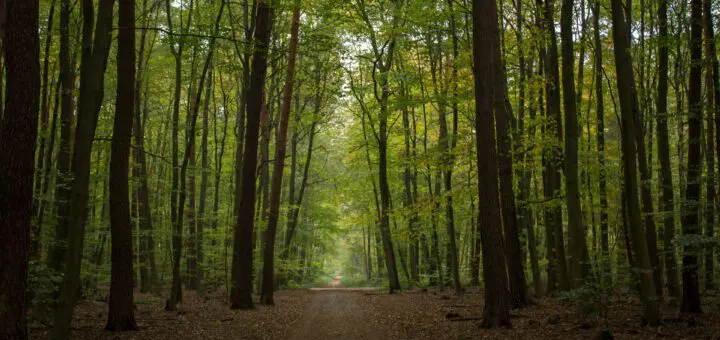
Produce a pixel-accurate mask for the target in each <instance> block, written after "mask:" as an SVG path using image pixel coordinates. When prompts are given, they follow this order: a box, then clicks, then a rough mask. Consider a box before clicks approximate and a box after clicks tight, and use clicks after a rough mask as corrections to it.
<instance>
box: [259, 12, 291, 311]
mask: <svg viewBox="0 0 720 340" xmlns="http://www.w3.org/2000/svg"><path fill="white" fill-rule="evenodd" d="M299 30H300V1H299V0H295V4H294V7H293V14H292V27H291V28H290V51H289V55H288V65H287V75H286V78H285V87H284V89H283V98H282V106H281V107H280V114H279V115H278V119H279V120H280V127H279V131H278V133H277V140H276V141H275V145H276V149H275V162H274V165H273V174H272V184H271V189H270V216H269V219H268V226H267V233H266V234H265V249H264V254H263V257H264V260H263V280H262V292H261V293H260V303H262V304H267V305H272V304H274V301H273V292H274V291H275V272H274V271H275V268H274V267H275V235H276V234H277V225H278V221H279V219H280V191H281V190H282V179H283V171H284V169H285V148H286V145H287V129H288V121H289V120H290V105H291V104H292V91H293V84H294V77H295V61H296V57H297V50H298V40H299V38H298V32H299Z"/></svg>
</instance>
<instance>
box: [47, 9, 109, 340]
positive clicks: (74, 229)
mask: <svg viewBox="0 0 720 340" xmlns="http://www.w3.org/2000/svg"><path fill="white" fill-rule="evenodd" d="M114 5H115V1H114V0H100V1H99V2H98V9H97V22H94V19H95V14H96V13H95V9H94V2H93V1H92V0H83V1H82V11H83V22H82V62H81V65H80V93H79V95H78V104H77V126H76V127H75V143H74V144H73V150H72V152H73V154H72V163H71V164H72V165H71V172H72V178H71V180H70V183H69V184H68V185H70V190H69V192H68V195H69V196H67V197H63V198H62V199H64V200H67V202H69V205H70V206H69V208H68V209H69V210H68V212H69V213H68V215H67V216H68V218H67V219H66V220H64V221H62V220H61V222H60V223H66V224H67V225H66V226H64V227H63V228H64V229H67V231H68V247H67V252H66V257H65V258H66V261H67V263H66V264H65V275H64V276H63V281H62V284H61V285H60V299H59V301H58V305H57V307H56V308H55V317H54V320H55V322H54V323H53V330H52V332H51V334H52V337H53V338H55V339H66V338H68V337H69V335H70V323H71V321H72V314H73V310H74V308H75V298H76V296H77V291H78V288H79V287H80V269H81V266H82V254H83V247H84V243H85V226H86V222H87V216H88V214H87V209H88V200H89V191H88V190H89V186H90V161H91V159H90V158H91V152H92V146H93V141H94V139H95V131H96V128H97V123H98V115H99V113H100V107H101V106H102V100H103V97H104V94H105V87H104V82H105V69H106V67H107V59H108V55H109V53H110V44H111V32H112V22H113V7H114ZM93 24H94V27H95V29H94V30H93ZM93 31H94V32H93Z"/></svg>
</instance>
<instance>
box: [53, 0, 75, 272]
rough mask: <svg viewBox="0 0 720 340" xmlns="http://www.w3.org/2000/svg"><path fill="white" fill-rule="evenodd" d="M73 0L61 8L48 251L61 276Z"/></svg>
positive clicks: (68, 153)
mask: <svg viewBox="0 0 720 340" xmlns="http://www.w3.org/2000/svg"><path fill="white" fill-rule="evenodd" d="M70 11H71V8H70V0H62V2H61V4H60V55H59V57H60V84H61V91H62V95H61V99H60V147H59V149H58V154H57V160H56V164H55V168H56V173H57V175H56V176H57V177H56V181H55V182H56V187H57V189H56V192H55V201H56V202H57V223H56V224H55V240H54V241H53V243H51V244H50V247H49V251H48V266H49V267H50V268H51V269H53V270H55V271H56V272H61V271H62V269H63V264H64V263H65V255H66V251H67V238H68V230H67V226H68V224H67V223H68V222H67V220H68V218H69V214H70V211H69V209H70V202H69V200H68V198H69V197H70V185H71V177H72V176H71V174H70V160H71V148H72V144H71V143H72V141H71V139H72V130H73V127H72V126H73V94H74V92H75V83H74V79H73V78H74V77H73V70H72V64H71V61H70Z"/></svg>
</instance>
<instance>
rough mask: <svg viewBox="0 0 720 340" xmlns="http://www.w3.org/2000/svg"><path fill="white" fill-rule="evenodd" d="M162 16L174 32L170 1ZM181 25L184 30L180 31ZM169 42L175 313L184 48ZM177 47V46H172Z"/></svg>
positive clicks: (179, 242)
mask: <svg viewBox="0 0 720 340" xmlns="http://www.w3.org/2000/svg"><path fill="white" fill-rule="evenodd" d="M165 13H166V15H167V25H168V31H169V32H170V33H174V32H175V30H174V29H173V21H172V11H171V6H170V0H166V1H165ZM192 13H193V0H190V4H189V10H188V15H187V22H186V24H185V25H183V22H182V21H180V33H181V34H183V33H185V32H187V30H188V27H189V26H190V23H191V22H192V18H193V16H192ZM183 26H184V27H185V31H183ZM170 36H171V37H172V39H173V41H172V42H173V43H172V44H171V46H170V51H171V53H172V55H173V57H174V59H175V85H174V86H175V88H174V99H173V110H172V132H171V140H172V142H171V143H172V146H171V148H172V150H171V154H172V156H171V158H172V175H171V177H172V179H171V182H172V184H171V188H170V223H171V225H172V237H171V239H172V257H171V263H172V283H171V286H170V287H171V288H170V299H168V303H167V305H166V309H168V310H175V309H176V308H177V304H178V303H180V301H182V282H181V277H180V260H181V256H182V234H183V232H182V224H181V223H178V220H179V219H180V216H179V214H178V209H179V206H178V185H179V182H180V158H179V153H180V144H179V133H180V132H179V130H180V96H181V94H182V92H181V91H182V90H181V88H180V86H181V85H182V55H183V52H184V48H185V39H184V37H182V36H181V37H180V38H179V39H178V40H177V43H176V42H175V41H174V39H175V37H174V35H172V34H171V35H170ZM176 45H177V46H176Z"/></svg>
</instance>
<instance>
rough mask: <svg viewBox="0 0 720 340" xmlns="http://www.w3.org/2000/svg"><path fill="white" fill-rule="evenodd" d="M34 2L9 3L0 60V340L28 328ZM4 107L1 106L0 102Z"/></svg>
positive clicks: (35, 97) (36, 70)
mask: <svg viewBox="0 0 720 340" xmlns="http://www.w3.org/2000/svg"><path fill="white" fill-rule="evenodd" d="M38 7H39V5H38V2H37V1H23V0H8V1H7V4H6V9H7V13H9V15H8V16H7V22H6V24H7V27H6V29H5V32H4V36H2V38H3V42H4V44H5V46H4V47H5V49H4V57H5V60H6V62H7V65H8V67H7V74H6V78H5V79H6V82H7V88H6V89H7V91H8V92H7V94H8V96H7V97H6V101H5V108H6V112H5V114H4V115H3V116H2V120H1V121H0V173H2V174H3V178H5V179H9V180H3V181H0V257H1V258H2V259H3V265H2V266H0V338H3V339H18V340H23V339H27V338H28V330H27V315H26V312H27V307H28V300H27V288H28V287H27V283H28V240H29V237H30V228H31V225H30V221H31V218H32V193H33V169H34V166H35V146H36V143H37V129H38V114H39V110H40V103H39V99H40V37H39V33H38V32H39V31H38V17H39V14H38V12H39V8H38ZM0 105H2V104H0Z"/></svg>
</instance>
